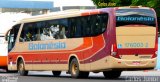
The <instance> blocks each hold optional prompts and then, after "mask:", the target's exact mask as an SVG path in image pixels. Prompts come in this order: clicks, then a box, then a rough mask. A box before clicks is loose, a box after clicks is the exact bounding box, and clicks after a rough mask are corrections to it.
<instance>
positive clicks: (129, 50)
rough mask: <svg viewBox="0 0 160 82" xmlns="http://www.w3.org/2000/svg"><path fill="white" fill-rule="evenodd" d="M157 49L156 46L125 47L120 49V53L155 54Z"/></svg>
mask: <svg viewBox="0 0 160 82" xmlns="http://www.w3.org/2000/svg"><path fill="white" fill-rule="evenodd" d="M154 53H155V50H154V48H140V49H138V48H124V49H118V54H119V55H133V54H139V55H141V54H154Z"/></svg>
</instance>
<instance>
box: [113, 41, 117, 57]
mask: <svg viewBox="0 0 160 82" xmlns="http://www.w3.org/2000/svg"><path fill="white" fill-rule="evenodd" d="M111 55H112V56H114V57H118V56H117V45H116V44H112V47H111Z"/></svg>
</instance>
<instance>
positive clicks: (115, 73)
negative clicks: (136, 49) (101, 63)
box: [103, 71, 122, 79]
mask: <svg viewBox="0 0 160 82" xmlns="http://www.w3.org/2000/svg"><path fill="white" fill-rule="evenodd" d="M121 72H122V71H104V72H103V75H104V76H105V78H106V79H117V78H119V77H120V76H121Z"/></svg>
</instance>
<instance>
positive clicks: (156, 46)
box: [152, 42, 158, 58]
mask: <svg viewBox="0 0 160 82" xmlns="http://www.w3.org/2000/svg"><path fill="white" fill-rule="evenodd" d="M157 55H158V43H157V42H156V45H155V53H154V55H153V56H152V58H155V57H157Z"/></svg>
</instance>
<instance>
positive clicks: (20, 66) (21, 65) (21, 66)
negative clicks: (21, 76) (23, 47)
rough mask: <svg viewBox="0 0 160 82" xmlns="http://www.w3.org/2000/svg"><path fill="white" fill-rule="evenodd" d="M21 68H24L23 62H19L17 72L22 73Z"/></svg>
mask: <svg viewBox="0 0 160 82" xmlns="http://www.w3.org/2000/svg"><path fill="white" fill-rule="evenodd" d="M23 70H24V65H23V63H21V64H20V65H19V72H20V73H22V72H23Z"/></svg>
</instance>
